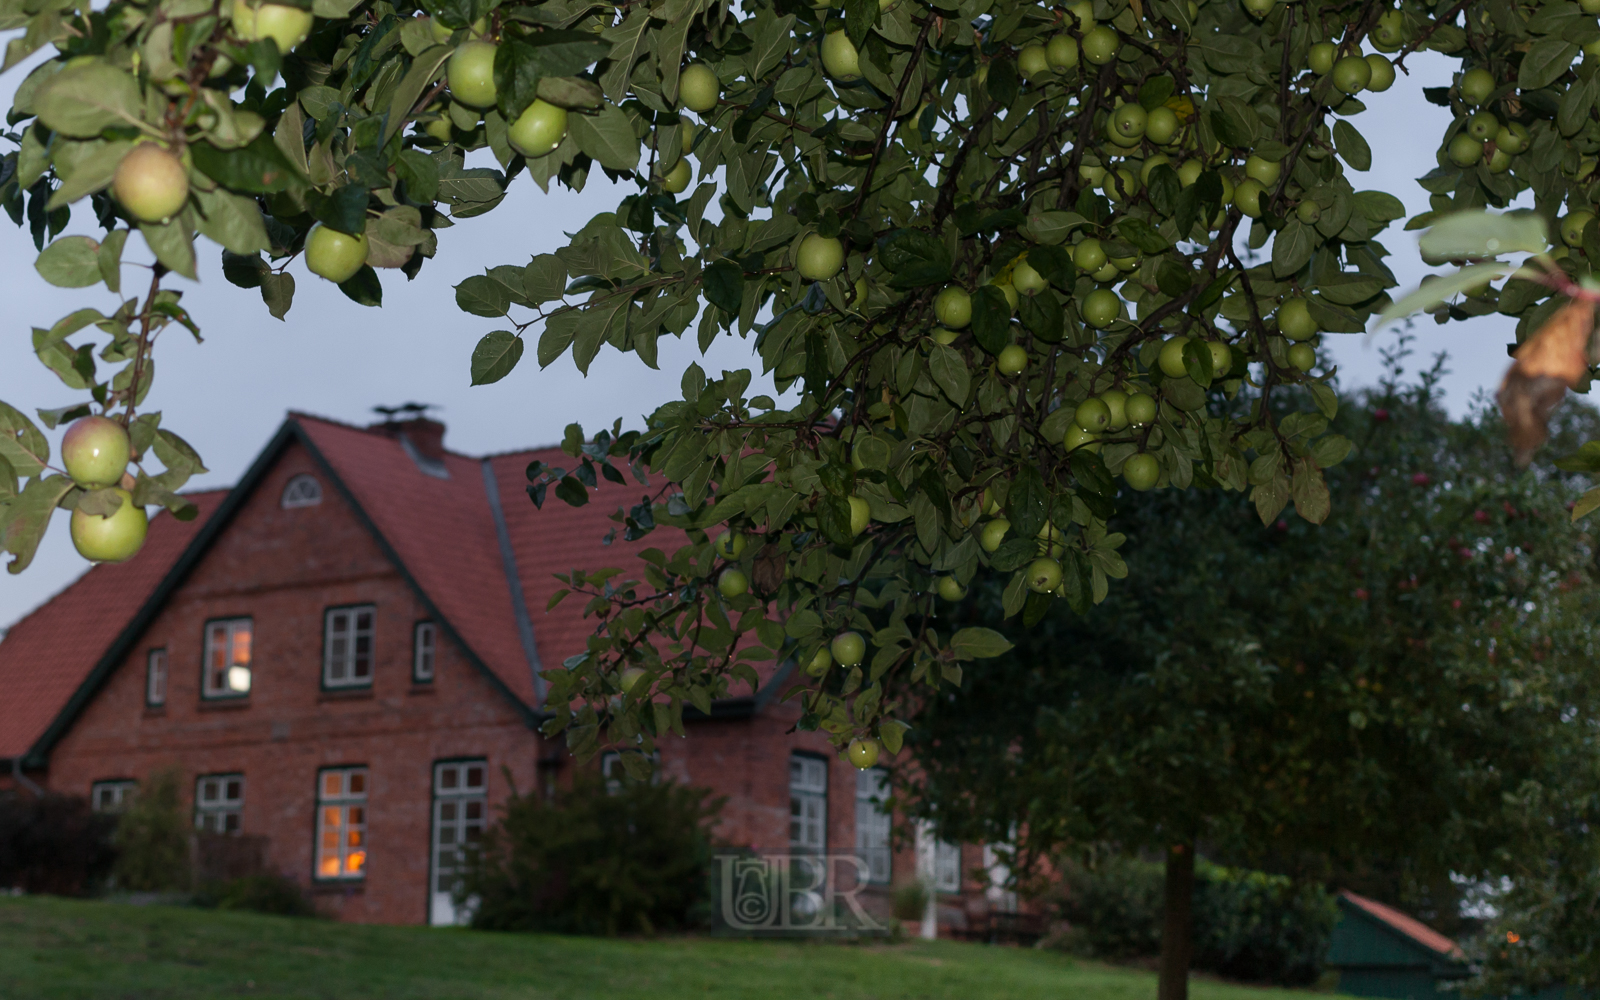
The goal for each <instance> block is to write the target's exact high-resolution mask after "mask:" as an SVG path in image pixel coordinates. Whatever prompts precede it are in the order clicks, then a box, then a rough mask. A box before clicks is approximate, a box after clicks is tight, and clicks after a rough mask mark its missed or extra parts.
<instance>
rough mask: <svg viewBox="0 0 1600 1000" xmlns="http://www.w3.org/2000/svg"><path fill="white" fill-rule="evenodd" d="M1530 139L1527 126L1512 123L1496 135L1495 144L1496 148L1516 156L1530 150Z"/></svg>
mask: <svg viewBox="0 0 1600 1000" xmlns="http://www.w3.org/2000/svg"><path fill="white" fill-rule="evenodd" d="M1530 138H1531V136H1530V135H1529V134H1528V127H1527V126H1526V125H1521V124H1518V123H1517V122H1512V123H1511V124H1509V125H1507V126H1505V127H1504V128H1502V129H1501V130H1500V131H1498V132H1496V133H1495V136H1494V144H1495V148H1497V149H1503V150H1505V151H1506V152H1507V153H1510V154H1511V155H1512V156H1515V155H1517V154H1518V153H1520V152H1522V151H1523V150H1525V149H1527V148H1528V140H1529V139H1530Z"/></svg>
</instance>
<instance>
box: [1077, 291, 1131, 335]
mask: <svg viewBox="0 0 1600 1000" xmlns="http://www.w3.org/2000/svg"><path fill="white" fill-rule="evenodd" d="M1082 311H1083V321H1084V322H1085V323H1087V324H1089V325H1090V326H1092V327H1094V328H1095V329H1096V330H1104V329H1105V328H1106V327H1108V326H1110V325H1111V324H1112V323H1115V322H1116V321H1117V320H1118V319H1119V318H1120V317H1121V316H1122V300H1121V299H1120V298H1118V297H1117V293H1116V292H1113V291H1112V290H1111V289H1109V288H1096V289H1095V290H1094V291H1092V292H1090V293H1089V294H1088V295H1086V296H1084V299H1083V306H1082Z"/></svg>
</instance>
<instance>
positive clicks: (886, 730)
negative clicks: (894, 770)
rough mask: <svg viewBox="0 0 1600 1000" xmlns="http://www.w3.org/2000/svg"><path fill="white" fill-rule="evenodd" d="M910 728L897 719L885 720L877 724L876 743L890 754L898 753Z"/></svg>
mask: <svg viewBox="0 0 1600 1000" xmlns="http://www.w3.org/2000/svg"><path fill="white" fill-rule="evenodd" d="M910 728H911V726H910V725H908V724H907V723H904V722H901V721H900V720H898V719H885V720H884V721H882V722H880V723H878V742H880V743H882V744H883V748H884V749H885V750H887V751H889V752H890V753H891V754H896V753H899V752H900V747H901V746H902V745H903V742H904V740H905V736H906V730H908V729H910Z"/></svg>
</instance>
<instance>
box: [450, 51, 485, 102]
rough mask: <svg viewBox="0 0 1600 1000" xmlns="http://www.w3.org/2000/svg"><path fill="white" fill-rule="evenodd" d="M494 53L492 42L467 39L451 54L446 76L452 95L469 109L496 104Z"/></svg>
mask: <svg viewBox="0 0 1600 1000" xmlns="http://www.w3.org/2000/svg"><path fill="white" fill-rule="evenodd" d="M494 53H495V45H494V43H493V42H465V43H463V44H462V45H461V46H459V47H458V48H457V49H456V50H455V52H453V53H452V54H451V55H450V66H449V69H448V70H447V71H446V72H445V79H446V80H447V81H448V82H449V84H450V96H451V97H452V98H454V99H455V100H457V101H460V102H461V103H462V104H465V105H466V106H467V107H469V108H492V107H494V102H495V97H496V94H497V91H496V90H495V86H494Z"/></svg>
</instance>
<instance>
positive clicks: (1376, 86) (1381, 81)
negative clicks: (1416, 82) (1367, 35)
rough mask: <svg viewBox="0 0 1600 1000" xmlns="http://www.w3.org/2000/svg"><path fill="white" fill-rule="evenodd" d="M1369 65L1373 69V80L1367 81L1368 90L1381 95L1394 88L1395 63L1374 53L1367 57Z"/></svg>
mask: <svg viewBox="0 0 1600 1000" xmlns="http://www.w3.org/2000/svg"><path fill="white" fill-rule="evenodd" d="M1367 65H1368V66H1371V67H1372V79H1370V80H1368V81H1367V89H1368V90H1370V91H1372V92H1373V93H1374V94H1381V93H1383V92H1384V91H1385V90H1388V89H1389V88H1390V87H1392V86H1394V63H1392V62H1390V61H1389V58H1388V57H1387V56H1380V55H1378V53H1376V52H1373V53H1371V54H1369V55H1368V56H1367Z"/></svg>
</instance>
